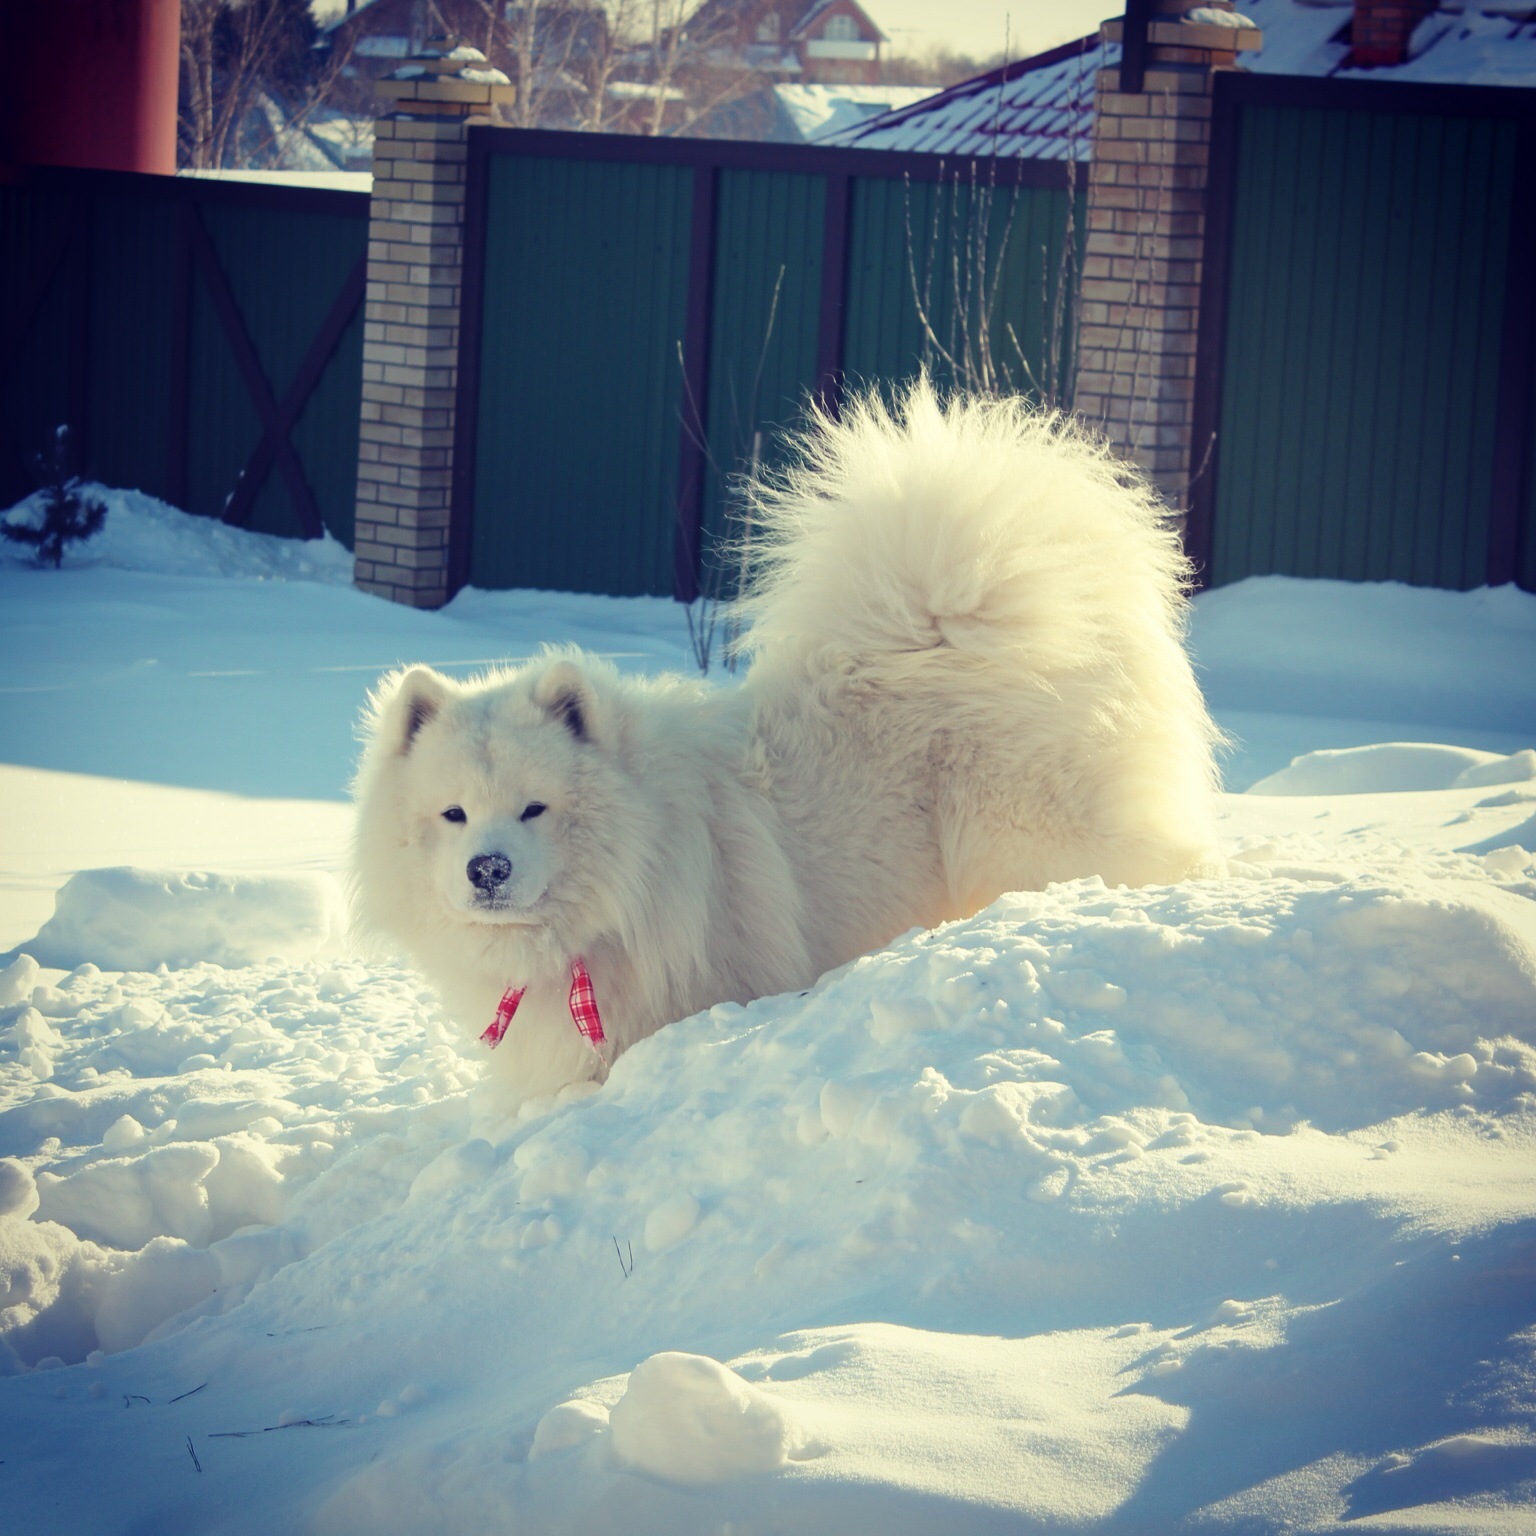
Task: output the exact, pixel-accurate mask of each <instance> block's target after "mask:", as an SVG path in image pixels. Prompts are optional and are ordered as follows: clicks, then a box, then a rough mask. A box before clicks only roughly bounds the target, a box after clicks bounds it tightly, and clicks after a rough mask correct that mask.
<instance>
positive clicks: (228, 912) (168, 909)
mask: <svg viewBox="0 0 1536 1536" xmlns="http://www.w3.org/2000/svg"><path fill="white" fill-rule="evenodd" d="M345 930H346V902H345V898H344V897H343V895H342V891H341V886H340V884H339V883H338V882H337V880H336V879H335V877H334V876H331V875H327V874H318V873H317V874H286V875H254V874H242V875H229V874H212V873H207V872H202V871H198V872H186V871H176V870H153V869H135V868H131V867H121V868H117V869H85V870H81V871H80V872H79V873H78V874H75V875H71V876H70V878H69V879H68V880H67V881H65V883H64V885H63V886H62V887H61V888H60V890H59V892H58V894H57V896H56V897H55V905H54V913H53V916H52V917H51V918H49V919H48V921H47V922H46V923H44V924H43V926H42V928H41V929H40V930H39V931H38V933H37V936H36V937H35V938H33V939H32V940H30V941H29V942H28V943H27V945H26V946H25V947H26V950H27V952H28V953H29V954H30V955H32V956H33V957H34V958H35V959H37V960H39V961H41V963H42V964H44V965H47V966H55V967H58V968H59V969H63V970H69V969H73V968H74V967H75V966H78V965H80V964H82V963H84V962H87V961H89V962H91V963H93V964H97V965H102V966H105V967H107V969H109V970H114V971H152V970H154V969H155V967H156V966H159V965H168V966H178V967H179V966H187V965H191V964H193V963H195V962H197V961H210V962H212V963H214V964H216V965H225V966H231V965H249V964H253V963H255V962H256V961H259V960H269V959H282V960H289V961H298V960H307V959H310V958H313V957H315V956H317V955H323V954H329V953H334V952H335V951H336V950H337V949H338V948H339V946H340V945H341V942H342V937H343V934H344V933H345Z"/></svg>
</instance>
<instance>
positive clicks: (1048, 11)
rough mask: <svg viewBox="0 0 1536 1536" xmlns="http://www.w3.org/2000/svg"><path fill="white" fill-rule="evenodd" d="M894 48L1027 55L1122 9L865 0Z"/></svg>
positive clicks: (1047, 1)
mask: <svg viewBox="0 0 1536 1536" xmlns="http://www.w3.org/2000/svg"><path fill="white" fill-rule="evenodd" d="M864 9H865V10H866V11H868V12H869V14H870V16H871V18H872V19H873V20H874V21H875V22H877V23H878V24H879V26H880V27H881V28H882V29H883V30H884V31H885V32H886V33H887V34H888V35H889V37H890V39H891V51H892V52H893V53H916V54H921V53H927V52H929V51H930V50H932V49H936V48H938V49H948V50H952V51H954V52H956V53H966V54H970V55H972V56H973V57H976V58H985V57H987V56H988V55H989V54H993V53H996V52H998V51H999V50H1000V49H1002V48H1003V47H1004V46H1005V43H1006V46H1007V49H1008V52H1009V53H1010V54H1011V55H1013V56H1014V57H1016V58H1027V57H1028V56H1029V55H1030V54H1034V53H1041V52H1043V51H1044V50H1045V49H1047V48H1054V47H1055V46H1056V44H1057V43H1066V42H1071V40H1072V39H1073V38H1076V37H1082V36H1084V35H1085V34H1087V33H1089V32H1092V31H1093V30H1094V29H1095V28H1096V27H1097V26H1098V24H1099V23H1100V22H1101V21H1102V20H1103V19H1104V18H1105V17H1106V16H1110V15H1117V14H1119V12H1120V11H1121V10H1122V9H1123V7H1122V6H1119V5H1117V4H1115V0H947V3H945V4H943V5H936V4H935V3H934V0H864Z"/></svg>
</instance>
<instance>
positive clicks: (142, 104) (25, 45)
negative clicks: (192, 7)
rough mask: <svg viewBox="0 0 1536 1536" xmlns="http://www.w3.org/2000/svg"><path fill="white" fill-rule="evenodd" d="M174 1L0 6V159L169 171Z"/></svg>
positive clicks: (44, 0) (29, 0)
mask: <svg viewBox="0 0 1536 1536" xmlns="http://www.w3.org/2000/svg"><path fill="white" fill-rule="evenodd" d="M180 46H181V5H180V0H26V3H22V0H5V3H4V4H3V5H0V163H8V164H10V165H13V166H15V165H83V166H98V167H100V168H102V169H104V170H112V171H153V172H158V173H160V174H162V175H171V174H173V173H174V172H175V169H176V87H177V75H178V70H179V67H180V59H179V51H180Z"/></svg>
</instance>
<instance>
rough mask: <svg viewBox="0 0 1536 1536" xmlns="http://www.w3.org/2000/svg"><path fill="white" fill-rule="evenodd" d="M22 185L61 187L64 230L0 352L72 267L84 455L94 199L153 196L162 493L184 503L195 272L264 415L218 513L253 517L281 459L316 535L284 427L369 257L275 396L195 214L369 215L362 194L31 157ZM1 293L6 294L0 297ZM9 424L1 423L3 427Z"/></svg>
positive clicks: (357, 297) (350, 303) (76, 392)
mask: <svg viewBox="0 0 1536 1536" xmlns="http://www.w3.org/2000/svg"><path fill="white" fill-rule="evenodd" d="M19 184H20V185H22V186H24V187H25V186H37V187H40V188H44V189H49V190H52V189H58V190H60V191H62V192H63V193H64V194H65V195H66V196H68V198H69V200H70V202H71V204H72V213H71V217H70V220H69V223H68V225H67V226H66V228H65V231H64V233H63V234H62V235H61V236H60V237H59V239H58V240H57V241H56V243H55V246H54V248H53V249H52V250H50V251H49V253H48V258H47V260H46V261H45V263H44V264H43V267H42V268H41V270H40V271H39V273H38V275H37V279H36V281H35V282H34V283H33V285H32V287H31V288H30V289H29V290H28V291H27V293H26V294H24V295H23V297H22V299H21V302H20V303H19V304H18V305H17V306H16V307H15V309H14V310H12V311H11V312H10V313H9V314H7V315H6V316H5V318H4V320H3V322H0V341H3V345H0V358H7V359H8V358H10V357H13V356H14V355H15V354H16V351H17V349H18V347H19V346H20V344H21V342H22V340H23V339H24V337H25V335H26V333H27V331H28V330H29V329H30V327H31V325H32V323H33V321H34V320H35V319H36V317H37V312H38V310H39V308H40V307H41V305H42V303H43V301H44V299H45V298H46V296H47V294H48V292H49V291H50V289H51V288H52V286H53V284H54V281H55V280H56V278H57V277H58V276H59V274H60V272H61V270H63V269H64V268H65V267H66V266H67V267H68V268H69V273H68V281H69V282H70V283H71V284H72V286H73V288H74V297H73V302H72V303H71V305H70V315H71V325H70V328H69V329H70V334H69V338H68V343H67V346H68V356H69V380H70V383H69V391H70V402H71V418H72V422H73V423H74V427H75V434H76V448H77V451H78V452H79V453H81V454H82V455H84V454H88V453H89V443H90V421H89V419H88V411H87V407H86V401H87V399H88V392H87V390H86V378H87V374H88V371H89V368H90V315H89V308H90V283H91V269H90V260H91V243H90V240H89V238H88V235H89V232H90V217H91V207H92V203H93V201H94V199H95V198H96V196H97V195H98V194H103V193H116V194H119V195H128V196H132V197H136V198H155V199H161V200H164V201H168V202H172V203H174V204H175V208H176V214H175V255H174V258H173V259H174V262H175V276H174V289H175V303H176V307H175V319H174V322H173V330H172V337H171V386H170V389H171V399H170V413H169V425H168V429H167V434H166V443H165V455H166V457H165V466H166V470H165V472H166V485H167V487H168V497H169V500H170V501H171V502H172V503H173V504H175V505H177V506H184V505H185V504H186V499H187V497H186V490H187V462H188V454H187V433H188V412H189V404H190V400H189V392H190V369H191V319H192V278H193V275H194V274H196V275H197V276H199V277H200V278H201V279H202V281H203V283H204V285H205V287H206V289H207V292H208V296H209V299H210V301H211V302H212V305H213V308H214V312H215V313H216V314H217V315H218V318H219V326H220V329H221V331H222V332H223V335H224V338H225V341H226V343H227V344H228V346H229V348H230V351H231V353H232V355H233V357H234V359H235V363H236V366H237V368H238V369H239V371H240V376H241V379H242V381H243V383H244V385H245V389H246V393H247V395H248V396H249V399H250V403H251V407H252V409H253V410H254V411H255V412H256V416H257V420H258V421H259V422H260V424H261V436H260V438H259V439H258V440H257V443H256V446H255V448H254V449H253V450H252V452H251V455H250V457H249V459H248V460H247V461H246V464H245V466H244V469H243V470H242V471H241V474H240V476H239V478H238V480H237V481H236V483H235V485H234V486H233V487H232V488H231V494H230V497H229V500H228V503H227V504H226V506H225V510H224V514H223V521H225V522H226V523H230V524H232V525H234V526H236V527H243V526H244V525H245V524H246V523H247V522H248V521H249V519H250V516H251V512H252V509H253V508H254V506H255V502H256V498H257V496H258V495H259V494H260V492H261V490H262V487H263V486H264V485H265V483H266V480H267V477H268V475H269V473H270V472H271V469H272V466H273V464H274V463H275V464H276V465H277V468H278V471H279V473H280V474H281V475H282V477H283V482H284V484H285V485H286V487H287V489H288V493H289V496H290V497H291V498H292V501H293V505H294V509H295V511H296V512H297V514H298V517H299V523H300V527H301V528H302V530H303V535H304V537H305V538H311V539H312V538H319V537H320V536H321V535H322V534H323V533H324V531H325V527H324V523H323V521H322V519H321V515H320V509H319V506H318V504H317V502H316V500H315V494H314V491H313V489H312V488H311V486H310V484H309V480H308V477H307V476H306V475H305V473H304V467H303V464H302V463H301V462H300V460H299V457H298V454H297V453H296V452H295V450H294V447H293V443H292V440H291V435H290V434H291V433H292V430H293V428H294V426H295V425H296V423H297V422H298V420H299V417H300V416H301V415H302V414H303V411H304V406H305V405H306V403H307V402H308V400H309V397H310V395H311V394H312V393H313V391H314V389H315V386H316V385H317V384H318V383H319V381H320V378H321V376H322V374H323V373H324V372H325V367H326V364H327V363H328V362H329V361H330V359H331V356H332V354H333V353H334V352H335V350H336V346H337V344H338V342H339V341H340V340H341V336H342V333H343V332H344V331H345V330H346V328H347V326H348V325H349V324H350V322H351V320H352V318H353V316H354V315H355V314H356V313H357V311H358V307H359V305H360V304H361V303H362V300H363V294H364V288H365V285H366V276H367V257H366V255H364V256H360V257H359V258H358V260H357V262H356V263H355V264H354V266H353V268H352V270H351V271H350V272H349V273H348V275H347V277H346V279H345V280H344V281H343V283H342V286H341V288H340V289H339V290H338V292H337V293H336V295H335V297H334V299H333V300H332V301H331V304H330V306H329V308H328V310H327V312H326V315H325V318H324V320H323V321H322V323H321V325H320V327H319V328H318V330H317V331H316V332H315V335H314V338H313V339H312V341H311V342H310V344H309V347H308V349H307V351H306V353H305V356H304V359H303V362H302V363H301V364H300V367H299V369H298V372H297V373H296V374H295V376H294V378H293V380H292V382H291V383H290V384H289V386H288V389H287V390H286V392H285V393H284V394H283V396H282V398H281V399H279V398H277V396H275V395H274V394H273V391H272V386H271V384H270V383H269V382H268V380H267V377H266V374H265V372H264V371H263V369H262V366H261V361H260V359H259V357H258V356H257V352H256V347H255V345H254V343H253V342H252V340H251V335H250V332H249V330H248V329H247V327H246V324H245V319H244V316H243V315H242V314H241V312H240V307H239V304H238V303H237V301H236V299H235V296H234V293H233V291H232V289H231V288H230V285H229V280H228V278H227V276H226V275H225V272H224V268H223V265H222V263H221V262H220V260H219V257H218V252H217V251H216V250H215V249H214V245H213V241H212V239H211V238H210V237H209V234H208V230H207V227H206V225H205V223H204V221H203V218H202V215H201V213H200V211H199V210H200V208H201V207H202V206H203V205H204V204H222V205H226V206H229V205H235V206H239V207H243V208H254V209H258V210H282V211H287V212H298V213H329V214H341V215H343V216H346V217H350V218H357V219H361V220H363V221H365V222H366V220H367V218H368V201H369V198H368V194H367V193H366V192H344V191H337V190H334V189H330V188H314V187H290V186H283V185H273V184H269V183H261V182H247V181H233V180H229V181H226V180H222V179H218V178H213V177H195V176H153V175H144V174H140V173H138V172H132V171H102V170H82V169H74V168H64V167H42V166H40V167H31V168H28V169H27V170H26V171H24V172H23V173H22V174H21V176H20V178H19ZM0 302H3V301H0ZM4 431H5V427H4V424H3V423H0V432H4Z"/></svg>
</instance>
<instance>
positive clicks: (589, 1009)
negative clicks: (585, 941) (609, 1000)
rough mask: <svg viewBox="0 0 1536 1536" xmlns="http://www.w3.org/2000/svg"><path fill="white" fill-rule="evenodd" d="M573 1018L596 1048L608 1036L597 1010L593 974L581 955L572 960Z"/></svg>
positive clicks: (590, 1043) (589, 1042) (571, 1000)
mask: <svg viewBox="0 0 1536 1536" xmlns="http://www.w3.org/2000/svg"><path fill="white" fill-rule="evenodd" d="M570 1005H571V1018H572V1019H573V1020H574V1021H575V1023H576V1028H577V1029H579V1030H580V1031H581V1032H582V1034H583V1035H585V1036H586V1037H587V1043H588V1044H589V1045H591V1046H592V1048H593V1049H594V1050H595V1049H596V1048H597V1047H598V1046H600V1045H602V1044H603V1043H604V1042H605V1041H606V1040H607V1038H608V1037H607V1036H606V1035H605V1034H604V1033H603V1019H602V1015H601V1014H600V1013H598V1011H597V995H596V993H594V992H593V990H592V976H591V973H590V972H589V971H588V970H587V965H586V961H584V960H583V959H582V958H581V957H580V956H579V955H578V956H577V957H576V959H574V960H573V961H571V996H570Z"/></svg>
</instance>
